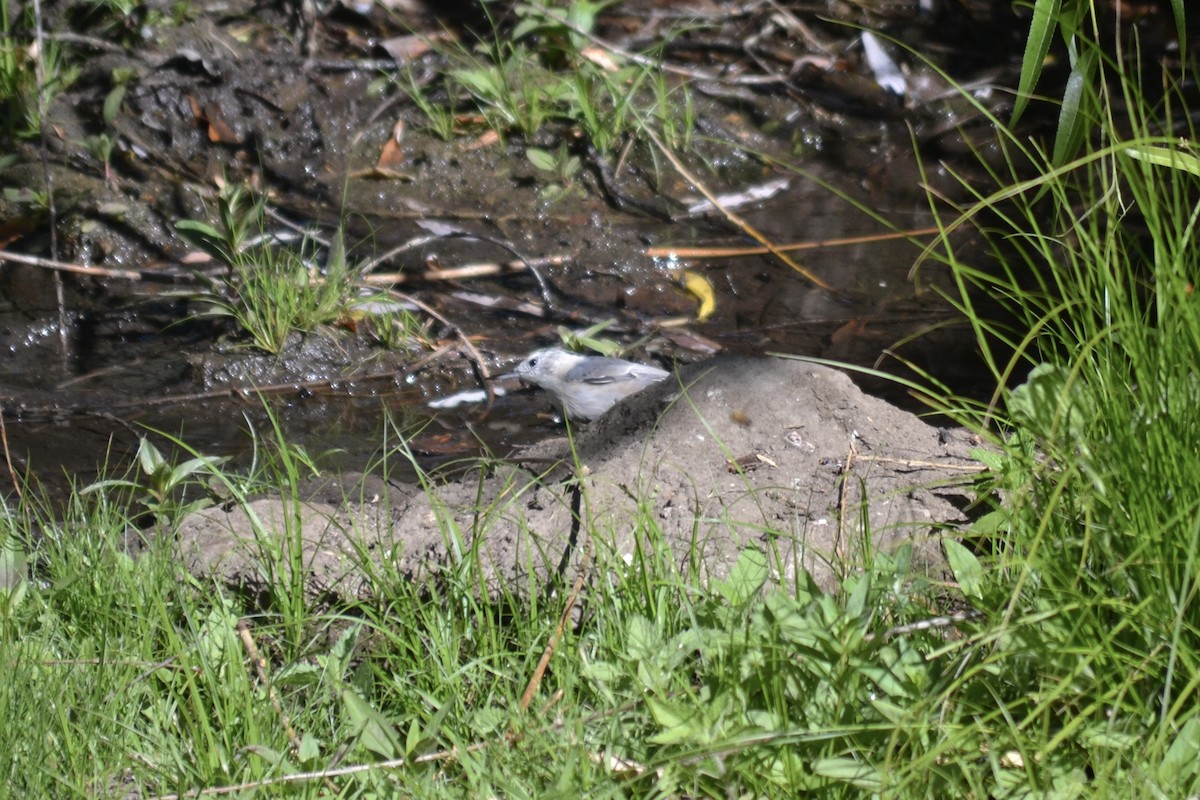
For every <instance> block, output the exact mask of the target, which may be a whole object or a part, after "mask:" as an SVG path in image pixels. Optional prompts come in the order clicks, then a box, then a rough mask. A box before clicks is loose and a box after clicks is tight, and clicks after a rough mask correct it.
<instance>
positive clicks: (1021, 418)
mask: <svg viewBox="0 0 1200 800" xmlns="http://www.w3.org/2000/svg"><path fill="white" fill-rule="evenodd" d="M1088 46H1089V47H1090V48H1091V49H1092V51H1093V54H1094V55H1095V56H1096V57H1098V58H1099V59H1100V60H1101V61H1102V63H1103V65H1104V68H1103V70H1102V72H1101V75H1100V78H1101V79H1100V80H1098V81H1097V88H1096V89H1095V90H1094V91H1085V94H1084V101H1083V102H1081V105H1080V108H1081V109H1082V112H1083V113H1086V114H1087V115H1088V116H1089V119H1090V121H1091V123H1090V129H1091V130H1092V131H1093V136H1092V139H1091V141H1090V143H1089V144H1088V145H1087V146H1086V147H1085V148H1084V151H1083V154H1082V155H1080V156H1079V157H1077V158H1075V159H1074V160H1072V161H1069V162H1067V163H1065V164H1062V165H1056V162H1055V160H1054V159H1053V157H1052V156H1051V155H1050V154H1047V153H1045V152H1043V151H1041V150H1039V149H1037V148H1036V147H1033V146H1030V145H1028V144H1026V143H1024V142H1022V140H1020V139H1019V138H1018V137H1017V136H1015V135H1013V134H1009V136H1010V138H1009V139H1008V140H1007V142H1006V145H1007V147H1008V152H1009V153H1010V155H1011V157H1012V159H1011V161H1010V163H1011V164H1014V165H1015V164H1017V163H1018V162H1020V163H1023V164H1028V163H1032V164H1033V165H1034V166H1035V167H1036V169H1037V171H1038V173H1039V174H1038V176H1037V177H1035V178H1033V179H1018V178H1016V177H1014V176H1015V175H1016V172H1017V169H1016V167H1014V172H1013V176H1010V179H1009V180H1008V182H1007V185H1006V186H1005V188H1003V189H1001V190H999V191H996V192H994V193H991V194H987V195H984V194H977V195H976V202H975V203H974V204H973V205H971V206H970V207H969V208H968V209H967V210H966V211H965V213H964V214H963V215H962V216H961V217H959V218H958V219H957V220H956V221H955V222H953V223H951V224H949V225H948V226H947V235H946V236H945V237H944V239H943V241H942V249H941V252H940V255H941V256H943V257H944V258H945V260H946V262H947V263H948V264H949V265H950V266H951V268H952V271H953V274H954V276H955V278H956V279H957V280H958V285H959V289H960V290H961V294H960V296H959V302H960V303H961V306H962V308H963V310H964V311H965V312H966V314H967V316H968V318H969V319H970V321H971V324H972V326H973V328H974V332H975V335H976V337H977V339H978V341H979V343H980V347H981V350H982V352H983V354H984V357H985V359H986V361H987V363H988V365H989V367H990V368H991V370H992V372H993V374H994V377H995V379H996V381H997V385H998V386H1000V387H1002V388H1001V389H1000V390H998V392H997V396H996V398H995V400H996V401H1000V400H1003V401H1004V402H1003V403H999V402H997V404H996V406H997V407H996V408H994V410H993V411H989V412H988V415H987V417H988V418H989V419H990V420H998V424H997V427H998V430H999V432H1000V433H1001V436H1000V437H999V439H998V443H999V445H1000V452H999V453H998V454H996V455H994V456H987V458H988V460H989V461H990V465H991V466H992V467H993V471H992V475H993V478H994V481H995V483H994V485H993V486H992V487H991V488H992V489H994V491H995V495H994V499H995V500H996V501H997V502H996V505H995V508H994V510H993V512H992V513H990V514H988V515H987V516H985V517H984V518H983V520H982V521H981V522H980V523H979V524H978V525H977V526H976V528H975V530H974V531H973V535H972V536H971V537H969V539H968V543H969V544H971V545H972V546H973V547H974V549H975V552H976V554H977V555H979V556H980V558H981V559H982V560H983V562H984V564H985V566H987V567H989V569H988V570H987V572H986V574H987V575H988V576H989V579H988V580H987V581H986V582H985V584H984V588H983V589H982V590H981V594H982V598H981V599H982V605H983V606H984V607H987V608H990V609H991V610H992V611H993V612H994V617H993V619H992V620H991V625H990V627H989V630H987V631H986V632H985V633H983V634H981V635H980V636H979V637H977V638H976V639H975V640H974V641H973V644H972V646H973V647H974V655H973V657H972V659H971V660H970V666H969V668H968V669H966V670H964V672H963V674H962V676H961V677H960V679H959V680H958V681H957V682H956V683H955V684H954V686H953V688H952V689H951V691H949V692H948V693H947V694H946V695H944V697H943V698H942V702H944V703H945V709H946V711H947V712H948V719H953V720H955V721H956V722H957V723H959V724H962V725H963V728H962V731H963V732H962V733H957V734H955V735H954V736H951V737H948V738H947V740H946V746H947V747H949V748H952V749H953V748H955V747H956V746H957V745H955V744H954V743H955V742H957V743H958V745H963V744H966V743H968V742H970V747H977V748H978V752H979V754H980V763H982V764H986V767H984V768H983V770H981V771H972V770H969V769H964V770H963V771H962V773H961V778H960V780H961V781H962V784H963V785H964V786H971V787H972V788H973V789H974V790H975V791H977V792H978V791H979V790H982V789H985V788H986V789H988V790H989V791H991V792H992V793H993V796H995V794H994V793H995V792H997V791H1000V790H1003V792H1008V793H1017V792H1028V791H1033V792H1038V793H1052V794H1053V796H1068V795H1070V794H1072V793H1073V792H1076V793H1077V792H1086V793H1087V794H1088V795H1090V796H1106V795H1112V796H1122V797H1167V796H1173V797H1182V796H1188V795H1189V794H1192V795H1194V793H1195V792H1196V791H1197V790H1198V789H1200V704H1197V703H1196V701H1195V697H1196V693H1197V689H1198V688H1200V603H1198V597H1197V593H1198V590H1200V580H1198V576H1200V468H1198V467H1197V466H1196V446H1197V443H1198V442H1200V374H1198V373H1197V368H1198V366H1200V297H1197V295H1196V293H1195V285H1194V284H1195V281H1196V280H1197V277H1198V276H1200V249H1198V248H1197V246H1196V242H1197V229H1196V228H1197V223H1198V219H1200V160H1197V158H1196V156H1195V155H1194V152H1193V148H1194V143H1195V142H1196V141H1197V140H1196V134H1195V130H1194V129H1193V119H1194V113H1193V111H1192V110H1191V109H1189V107H1188V105H1187V101H1186V99H1185V96H1184V89H1183V87H1184V86H1185V85H1186V84H1187V83H1189V81H1186V80H1185V77H1186V76H1180V75H1175V76H1171V75H1165V76H1164V85H1165V86H1166V90H1165V92H1164V91H1163V90H1162V89H1161V88H1160V87H1155V90H1156V93H1157V94H1156V96H1154V97H1151V96H1150V95H1149V93H1148V91H1146V92H1144V91H1143V89H1142V87H1141V86H1140V85H1139V84H1138V83H1137V82H1136V78H1135V77H1134V76H1137V75H1138V74H1140V71H1139V66H1140V64H1139V61H1140V60H1139V58H1138V52H1137V50H1136V43H1135V45H1134V46H1133V48H1132V49H1131V50H1130V52H1127V53H1126V52H1122V51H1121V50H1120V48H1118V49H1117V53H1116V55H1115V56H1113V55H1111V54H1106V53H1105V52H1104V51H1103V50H1102V49H1101V48H1099V47H1098V46H1096V45H1094V44H1092V45H1088ZM1192 77H1193V79H1194V76H1192ZM1026 174H1027V173H1026ZM998 177H999V176H998ZM966 224H971V225H974V226H976V227H977V228H978V230H979V231H980V232H981V233H982V234H983V236H984V239H985V240H986V241H987V242H989V243H990V245H991V252H990V254H989V256H988V257H986V258H985V259H983V260H981V259H978V258H976V257H974V256H973V255H969V254H966V252H965V250H961V249H960V248H959V247H958V246H957V242H958V241H959V239H958V238H957V237H955V236H953V235H952V230H953V229H954V228H957V227H959V226H961V225H966ZM981 262H982V263H981ZM981 296H983V297H986V298H987V299H988V302H989V303H998V304H999V305H1000V306H1001V307H1002V308H1003V310H1004V314H1003V315H997V314H994V313H987V314H985V313H984V311H983V310H982V309H983V305H982V304H981V302H980V299H979V298H980V297H981ZM1017 382H1020V385H1019V386H1017V387H1016V388H1015V389H1012V390H1011V391H1008V390H1006V389H1004V388H1003V387H1006V386H1011V385H1013V384H1015V383H1017ZM993 413H994V415H995V416H994V417H993V416H992V414H993ZM983 416H984V415H982V414H981V417H980V418H978V419H977V420H976V422H977V423H978V424H980V425H983V424H986V423H987V421H988V420H985V419H983ZM959 752H963V751H962V750H960V751H959ZM958 763H959V764H960V766H961V765H963V764H964V763H965V762H961V761H960V762H958ZM918 766H921V767H923V768H929V769H932V770H934V771H935V772H945V771H946V770H947V769H954V768H950V767H948V765H947V763H946V762H945V761H944V760H940V761H938V762H936V763H930V762H922V763H921V764H919V765H918ZM972 772H974V774H972ZM914 779H915V778H914ZM1097 792H1098V793H1099V794H1097ZM1055 793H1056V794H1055Z"/></svg>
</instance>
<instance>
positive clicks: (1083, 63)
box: [1052, 42, 1098, 166]
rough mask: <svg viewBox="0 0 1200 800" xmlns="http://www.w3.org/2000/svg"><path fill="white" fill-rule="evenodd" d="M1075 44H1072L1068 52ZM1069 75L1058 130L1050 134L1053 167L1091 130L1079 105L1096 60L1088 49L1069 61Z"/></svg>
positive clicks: (1073, 151)
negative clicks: (1070, 62) (1052, 134)
mask: <svg viewBox="0 0 1200 800" xmlns="http://www.w3.org/2000/svg"><path fill="white" fill-rule="evenodd" d="M1074 48H1075V44H1074V42H1072V50H1074ZM1072 62H1073V63H1072V66H1071V74H1070V75H1069V76H1068V77H1067V88H1066V90H1065V91H1064V92H1063V99H1062V107H1061V108H1060V109H1059V113H1058V129H1057V131H1055V134H1054V155H1053V157H1052V161H1053V163H1054V164H1055V165H1056V166H1061V165H1062V164H1065V163H1067V162H1068V161H1070V160H1071V159H1072V158H1074V157H1075V154H1076V153H1078V152H1079V148H1080V147H1082V146H1083V141H1084V139H1085V138H1086V137H1087V134H1088V131H1090V130H1091V129H1092V123H1091V120H1090V119H1088V118H1087V115H1086V114H1084V113H1083V101H1084V98H1085V96H1086V91H1085V90H1086V89H1087V87H1088V86H1090V85H1091V84H1092V79H1093V78H1094V77H1095V74H1096V65H1097V62H1098V56H1097V54H1096V51H1095V50H1094V49H1093V48H1091V47H1086V49H1085V50H1084V51H1083V52H1082V53H1081V54H1080V55H1079V56H1078V57H1077V58H1073V59H1072Z"/></svg>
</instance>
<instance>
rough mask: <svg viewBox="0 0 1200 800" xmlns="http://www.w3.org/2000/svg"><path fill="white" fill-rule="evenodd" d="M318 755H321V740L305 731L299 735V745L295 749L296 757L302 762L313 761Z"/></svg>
mask: <svg viewBox="0 0 1200 800" xmlns="http://www.w3.org/2000/svg"><path fill="white" fill-rule="evenodd" d="M319 755H321V740H320V739H318V738H317V737H316V736H313V735H312V734H311V733H307V732H306V733H305V734H304V735H303V736H301V737H300V747H299V749H297V750H296V758H297V759H298V760H299V761H300V763H302V764H303V763H307V762H309V761H314V760H315V759H316V758H317V756H319Z"/></svg>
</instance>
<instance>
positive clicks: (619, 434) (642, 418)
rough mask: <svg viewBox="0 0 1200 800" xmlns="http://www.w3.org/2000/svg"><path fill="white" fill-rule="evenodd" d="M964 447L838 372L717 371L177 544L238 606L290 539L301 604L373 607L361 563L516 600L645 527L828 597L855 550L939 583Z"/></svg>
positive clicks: (754, 367)
mask: <svg viewBox="0 0 1200 800" xmlns="http://www.w3.org/2000/svg"><path fill="white" fill-rule="evenodd" d="M572 441H573V446H572ZM972 445H973V443H972V441H971V439H970V437H969V436H968V435H967V434H966V433H965V432H962V431H946V430H939V429H937V428H933V427H931V426H929V425H927V424H925V423H924V422H922V421H921V420H919V419H918V418H916V417H915V416H913V415H912V414H910V413H908V412H905V411H902V410H900V409H897V408H895V407H893V406H891V405H889V404H887V403H885V402H883V401H882V400H878V399H876V398H873V397H870V396H867V395H865V394H863V393H862V392H861V391H860V390H859V389H858V388H857V387H856V386H855V385H854V384H853V383H852V382H851V381H850V379H849V378H848V377H846V376H845V375H844V374H842V373H840V372H838V371H836V370H833V369H829V368H826V367H822V366H817V365H813V364H806V363H802V362H799V361H793V360H785V359H749V358H732V357H731V358H721V359H717V360H714V361H710V362H707V363H705V364H702V365H695V366H692V367H687V368H684V369H682V370H681V371H680V372H679V374H678V375H677V379H676V380H673V381H672V380H668V381H665V382H664V383H663V384H660V385H658V386H656V387H653V388H652V389H650V390H648V391H646V392H643V393H642V394H640V395H638V396H636V397H634V398H632V400H631V401H630V402H627V403H625V404H623V405H621V406H619V407H617V408H616V409H614V410H613V411H612V412H611V413H609V414H608V415H606V416H604V417H603V418H601V419H600V420H597V421H596V422H595V423H593V424H592V425H590V426H587V427H586V428H581V429H579V430H577V431H575V435H574V437H573V438H567V437H562V438H560V439H557V440H554V441H550V442H546V443H543V444H542V445H539V446H538V447H536V448H533V449H531V450H527V451H525V452H523V453H521V454H520V455H519V457H518V458H517V459H516V460H513V461H509V462H505V463H502V464H499V465H497V464H495V463H485V462H481V463H480V464H479V465H478V466H476V467H474V468H472V470H470V471H469V472H468V474H465V475H459V476H457V478H456V479H455V480H453V481H449V482H445V483H442V484H439V485H437V486H436V488H435V489H434V490H432V491H430V492H425V491H423V490H421V489H420V488H418V487H412V486H396V485H391V484H388V483H386V482H384V481H382V480H380V479H378V478H371V477H368V478H365V479H364V478H361V476H343V477H342V478H340V479H330V480H327V481H325V482H323V483H320V484H318V485H315V486H314V487H311V493H310V495H309V496H308V497H306V499H305V500H303V501H299V500H296V501H284V500H280V499H262V500H258V501H256V502H254V503H252V504H250V505H249V506H246V507H238V508H234V509H232V510H221V509H208V510H206V511H204V512H201V513H198V514H195V515H193V516H191V517H188V518H187V519H185V520H184V521H183V523H182V525H181V527H180V532H179V547H180V549H181V551H182V554H183V556H184V558H185V560H186V563H187V564H188V566H189V568H190V569H191V570H193V572H195V573H196V574H198V575H200V576H204V577H213V576H216V577H219V578H220V579H221V580H223V581H226V582H228V583H230V584H233V585H237V586H240V587H242V588H243V589H247V590H250V591H261V590H262V589H263V588H265V586H266V585H267V581H269V580H272V579H278V578H279V577H281V576H275V577H274V578H273V577H272V576H270V575H268V574H267V572H266V570H265V568H264V566H263V565H264V563H266V561H265V560H264V559H263V558H262V554H263V553H265V552H272V551H274V552H282V553H285V554H286V553H287V552H288V548H289V547H293V546H295V544H296V543H297V542H299V543H300V546H301V548H302V554H301V555H302V558H301V560H300V561H299V562H297V561H295V560H292V561H290V562H289V560H288V559H287V558H284V559H283V560H282V561H283V562H284V563H303V565H304V569H305V571H306V575H305V580H306V581H307V585H308V587H309V588H310V590H311V591H312V592H314V593H324V594H328V593H333V594H334V595H338V596H343V597H350V596H364V595H369V594H370V593H371V591H372V586H371V584H372V580H371V577H370V576H371V575H372V574H374V572H375V570H374V569H373V567H372V564H379V563H381V562H386V563H388V564H390V565H392V566H393V567H394V568H395V569H397V570H398V571H400V572H401V573H402V574H405V575H407V576H410V577H412V578H414V579H424V578H428V577H432V576H436V575H437V574H438V573H439V571H441V570H443V569H444V568H446V567H447V566H449V565H452V564H454V563H456V562H457V561H458V560H460V559H462V558H468V557H472V556H471V554H477V555H478V557H479V559H480V560H481V563H482V564H483V565H484V567H485V572H486V573H487V576H488V579H489V582H490V583H489V588H490V589H491V590H492V591H497V590H499V589H501V588H502V587H503V588H506V589H508V590H510V591H516V592H524V591H528V590H531V589H535V590H536V589H537V588H538V587H541V586H543V585H545V583H546V582H547V581H554V580H555V579H557V578H559V577H565V578H570V577H572V576H573V575H574V574H575V571H576V569H577V568H578V567H579V565H581V564H583V563H586V556H585V553H587V552H588V551H589V549H590V548H591V547H595V548H596V549H597V550H601V551H610V552H612V553H614V554H616V555H618V556H620V557H626V556H629V555H632V554H633V553H634V552H635V548H637V547H638V546H639V543H640V544H642V545H645V543H646V542H647V532H648V530H650V527H651V526H654V527H656V528H658V529H659V530H660V531H661V533H662V537H663V539H665V540H666V541H667V542H669V543H670V545H671V547H672V551H673V553H674V555H675V557H676V558H677V559H678V561H679V563H680V565H681V566H682V567H684V568H685V569H691V568H698V569H700V570H702V571H703V572H704V574H705V575H706V576H720V575H723V574H725V572H726V571H727V569H728V567H729V566H730V565H731V564H732V563H733V561H734V559H735V558H736V555H737V553H738V552H739V551H740V550H741V549H742V548H743V547H747V546H752V547H758V548H762V549H763V550H765V551H767V552H768V553H769V555H771V556H772V557H773V559H774V560H775V563H776V564H777V567H778V570H779V572H778V574H777V576H776V577H777V578H778V579H779V580H782V581H784V582H789V581H790V580H792V578H793V577H794V575H795V572H796V570H797V568H799V567H803V568H804V569H806V570H808V572H809V573H810V574H812V576H813V577H814V579H816V581H817V583H818V584H819V585H821V586H822V587H824V588H832V587H834V586H835V585H836V584H837V583H838V577H839V575H840V574H844V572H845V571H847V570H851V569H853V565H854V564H855V562H856V559H857V558H858V557H859V556H860V555H861V554H862V551H863V549H864V548H865V547H867V546H868V543H869V546H870V547H871V548H883V549H892V548H895V547H896V546H898V545H899V544H901V543H903V542H911V543H912V544H913V547H914V556H915V557H914V564H915V565H917V566H918V567H920V568H925V569H927V570H930V571H935V572H937V571H940V569H941V564H942V556H941V549H940V546H939V544H938V539H937V536H938V530H939V528H941V527H944V526H947V525H954V524H957V523H961V522H963V521H964V517H963V515H962V512H961V511H960V509H961V508H963V507H964V505H965V502H966V501H967V500H968V498H969V494H970V492H969V486H968V484H969V483H970V480H971V478H972V476H973V475H974V474H975V472H976V470H977V466H976V464H975V462H973V461H972V460H971V459H970V457H969V448H970V447H971V446H972Z"/></svg>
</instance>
